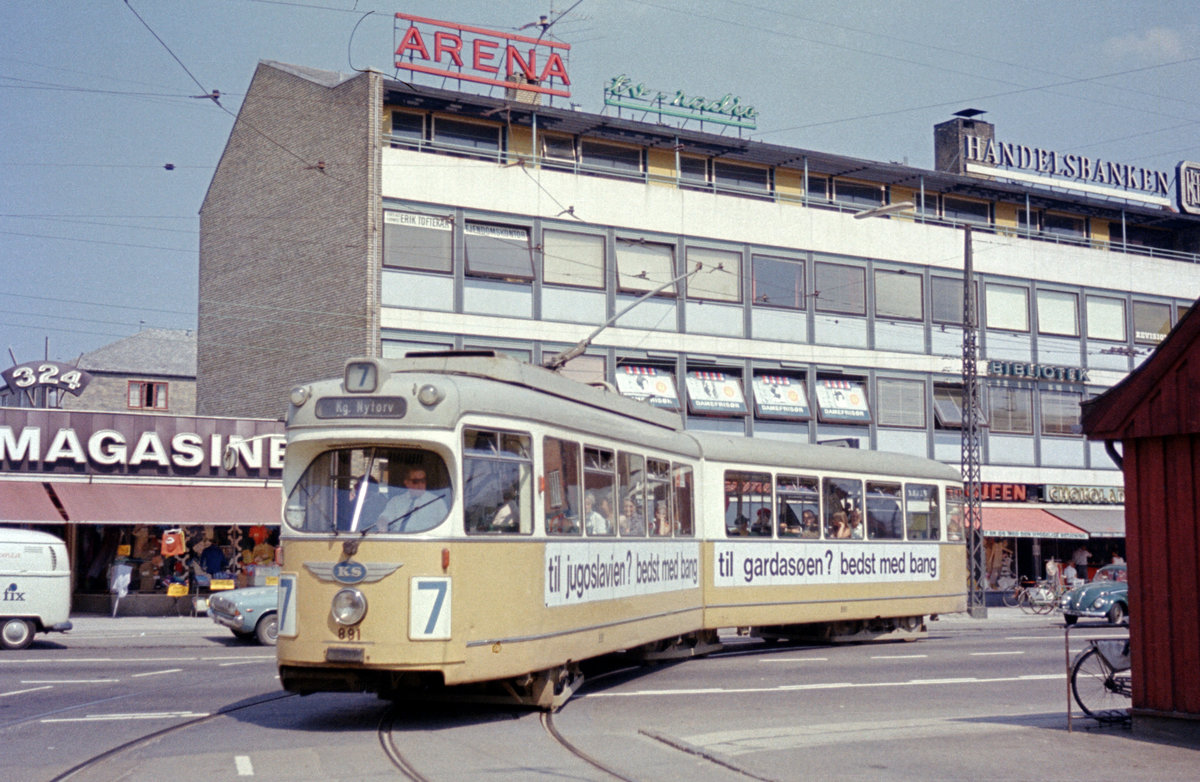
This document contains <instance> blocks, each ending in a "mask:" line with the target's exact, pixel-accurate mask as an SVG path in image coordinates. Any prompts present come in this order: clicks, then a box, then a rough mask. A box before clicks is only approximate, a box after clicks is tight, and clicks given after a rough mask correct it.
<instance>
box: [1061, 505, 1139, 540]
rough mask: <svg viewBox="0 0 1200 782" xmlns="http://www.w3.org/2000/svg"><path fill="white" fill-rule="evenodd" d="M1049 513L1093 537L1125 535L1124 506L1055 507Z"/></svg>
mask: <svg viewBox="0 0 1200 782" xmlns="http://www.w3.org/2000/svg"><path fill="white" fill-rule="evenodd" d="M1051 513H1053V514H1054V515H1055V516H1057V517H1059V518H1060V519H1062V520H1063V521H1065V522H1067V523H1068V524H1074V525H1075V526H1076V527H1080V528H1081V529H1083V530H1085V531H1086V532H1087V533H1088V535H1090V536H1092V537H1093V538H1123V537H1125V509H1124V508H1078V509H1076V508H1072V509H1070V510H1067V509H1063V510H1059V509H1058V508H1055V509H1054V510H1053V511H1051Z"/></svg>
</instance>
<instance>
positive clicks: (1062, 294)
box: [1034, 288, 1079, 337]
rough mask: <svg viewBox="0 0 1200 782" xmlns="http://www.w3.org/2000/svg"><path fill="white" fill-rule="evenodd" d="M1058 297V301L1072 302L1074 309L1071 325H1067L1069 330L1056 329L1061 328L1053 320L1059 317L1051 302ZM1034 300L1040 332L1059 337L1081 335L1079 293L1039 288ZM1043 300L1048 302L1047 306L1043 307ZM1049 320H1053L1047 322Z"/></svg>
mask: <svg viewBox="0 0 1200 782" xmlns="http://www.w3.org/2000/svg"><path fill="white" fill-rule="evenodd" d="M1055 297H1058V303H1059V304H1064V303H1066V302H1068V301H1069V302H1070V304H1071V310H1072V319H1071V320H1072V322H1071V325H1070V326H1068V327H1066V328H1067V329H1069V330H1067V331H1061V330H1056V329H1057V328H1060V327H1059V326H1056V325H1055V323H1054V322H1053V321H1055V320H1056V319H1059V316H1058V315H1057V314H1055V313H1054V312H1053V311H1052V310H1051V308H1050V303H1051V302H1054V301H1055ZM1034 301H1035V302H1036V304H1037V321H1038V334H1046V335H1048V336H1058V337H1078V336H1079V294H1078V293H1075V292H1073V291H1060V290H1051V289H1042V288H1040V289H1038V290H1037V291H1036V293H1035V295H1034ZM1043 302H1046V305H1047V306H1046V307H1045V308H1044V307H1043ZM1047 321H1052V322H1051V323H1050V324H1047Z"/></svg>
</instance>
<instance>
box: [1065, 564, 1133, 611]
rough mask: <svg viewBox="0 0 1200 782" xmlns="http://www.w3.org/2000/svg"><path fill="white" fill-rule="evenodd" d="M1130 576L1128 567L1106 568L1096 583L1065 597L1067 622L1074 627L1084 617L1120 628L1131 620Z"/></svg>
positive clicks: (1079, 587) (1089, 583) (1100, 570)
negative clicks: (1107, 622) (1127, 619)
mask: <svg viewBox="0 0 1200 782" xmlns="http://www.w3.org/2000/svg"><path fill="white" fill-rule="evenodd" d="M1128 576H1129V573H1128V571H1127V570H1126V567H1125V565H1105V566H1104V567H1102V568H1100V569H1099V570H1097V571H1096V574H1095V575H1094V576H1093V577H1092V580H1091V581H1089V582H1088V583H1086V584H1084V585H1083V586H1077V587H1075V588H1074V589H1072V590H1070V591H1068V592H1067V593H1066V594H1064V595H1063V596H1062V602H1061V603H1060V605H1061V606H1062V612H1063V618H1064V619H1065V620H1066V622H1067V624H1069V625H1073V624H1075V623H1076V622H1078V621H1079V618H1080V617H1085V618H1088V619H1099V618H1105V619H1108V621H1109V622H1111V623H1112V624H1119V623H1120V622H1121V621H1122V620H1123V619H1125V617H1127V616H1129V583H1128V580H1127V579H1128Z"/></svg>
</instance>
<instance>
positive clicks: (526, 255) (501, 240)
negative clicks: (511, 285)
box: [463, 220, 533, 283]
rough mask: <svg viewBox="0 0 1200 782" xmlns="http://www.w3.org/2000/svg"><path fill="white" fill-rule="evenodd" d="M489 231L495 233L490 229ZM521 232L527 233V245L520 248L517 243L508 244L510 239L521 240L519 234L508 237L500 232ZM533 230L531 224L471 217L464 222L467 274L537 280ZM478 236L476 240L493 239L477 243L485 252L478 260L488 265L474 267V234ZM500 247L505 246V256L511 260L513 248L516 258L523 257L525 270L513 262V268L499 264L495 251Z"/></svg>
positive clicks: (515, 280)
mask: <svg viewBox="0 0 1200 782" xmlns="http://www.w3.org/2000/svg"><path fill="white" fill-rule="evenodd" d="M489 231H490V232H491V233H489ZM509 231H511V232H513V233H514V234H516V233H520V234H522V235H523V236H524V242H525V246H524V248H519V247H516V246H512V247H508V246H506V244H505V243H506V242H508V241H514V242H515V241H518V240H517V238H516V236H512V237H509V238H506V237H504V236H501V235H500V234H501V233H503V232H509ZM531 233H532V231H531V229H530V228H529V226H525V225H514V224H506V223H493V222H490V221H483V220H467V221H466V222H465V225H463V273H464V274H465V275H466V276H467V277H472V278H475V279H492V280H504V281H507V282H522V283H531V282H533V243H532V241H531V238H532V237H531V236H530V234H531ZM472 236H474V237H477V239H476V241H480V242H489V244H487V245H482V246H477V247H476V251H477V252H479V251H482V252H483V253H484V257H483V258H479V259H477V260H476V261H475V263H477V264H479V265H481V266H484V268H472V260H471V244H472V240H471V237H472ZM500 248H504V250H505V253H504V256H503V257H504V260H505V262H506V263H507V262H508V261H509V260H511V259H510V258H509V257H508V256H509V253H510V252H511V254H512V256H513V258H516V259H518V260H519V261H520V265H521V266H523V267H524V270H522V269H518V268H517V267H516V266H513V267H512V269H503V268H501V266H499V265H497V264H496V263H495V261H494V260H493V259H492V256H493V255H499V250H500Z"/></svg>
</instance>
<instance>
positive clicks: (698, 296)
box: [384, 210, 1186, 344]
mask: <svg viewBox="0 0 1200 782" xmlns="http://www.w3.org/2000/svg"><path fill="white" fill-rule="evenodd" d="M454 228H455V226H454V219H453V217H452V216H448V215H435V214H420V213H416V212H406V211H399V210H387V211H385V213H384V265H385V266H386V267H389V268H396V269H409V270H416V271H423V272H433V273H441V274H450V273H452V271H453V259H454V241H455V230H454ZM531 233H532V229H531V228H530V227H528V226H521V225H511V224H509V225H505V224H497V223H486V222H481V221H472V220H467V221H465V223H464V226H463V229H462V233H461V241H462V242H463V245H464V248H463V258H464V265H465V270H464V271H465V273H466V275H467V276H472V277H481V278H490V279H497V280H502V281H507V282H511V283H520V284H525V283H529V282H531V281H532V280H534V279H535V277H536V276H537V272H538V264H537V261H538V260H540V273H541V280H542V282H543V283H544V284H546V285H551V286H565V287H576V288H592V289H597V290H601V289H604V288H605V286H606V280H607V266H608V263H609V255H608V252H607V245H608V243H609V242H610V241H611V242H612V243H613V253H612V262H613V263H615V267H616V268H615V280H616V289H617V291H618V292H620V293H629V294H643V293H648V292H651V291H656V290H657V291H658V292H659V294H660V295H662V296H664V297H671V296H677V295H679V292H680V290H681V289H686V296H687V298H689V299H695V300H707V301H716V302H728V303H738V304H740V303H741V302H742V300H743V294H742V287H743V276H744V275H743V268H742V267H743V263H744V262H745V261H746V260H747V258H746V256H747V255H748V256H749V257H748V261H749V264H748V265H749V269H748V271H749V274H748V275H747V276H748V280H746V282H747V284H748V285H749V293H750V300H751V302H752V303H753V305H754V306H756V307H764V308H776V309H784V310H796V311H804V310H807V309H808V308H809V301H810V300H811V301H812V309H813V310H814V311H815V312H818V313H829V314H834V315H850V316H858V317H865V316H866V315H867V312H868V295H869V294H870V295H871V296H873V314H874V317H875V318H877V319H884V320H895V321H913V322H922V321H925V320H926V307H927V306H928V308H929V318H928V320H930V321H931V322H933V323H935V324H943V325H960V324H961V323H962V312H963V290H962V280H961V278H955V277H951V276H942V275H940V274H936V273H930V274H929V275H928V277H927V276H926V274H925V272H924V271H923V270H921V269H919V268H916V267H914V268H912V269H908V268H879V267H875V268H869V266H870V264H869V263H868V261H867V259H858V258H848V257H841V256H829V255H823V254H820V253H807V252H803V251H797V252H796V253H795V254H785V253H782V252H779V251H777V250H769V251H768V250H764V251H761V252H759V251H756V250H751V251H750V252H749V253H744V252H743V250H742V249H740V248H738V249H732V248H721V247H713V246H702V245H695V244H691V243H690V240H688V241H689V243H687V244H686V245H685V246H684V247H683V248H682V254H683V258H684V264H685V267H684V268H685V269H686V271H685V272H684V274H686V275H688V276H687V279H686V280H680V279H679V278H680V277H681V276H683V275H682V274H680V273H679V272H678V271H677V269H678V266H677V264H676V254H677V252H679V247H678V245H677V244H674V243H670V242H667V241H661V240H655V239H658V237H655V238H652V239H647V238H646V237H643V236H634V235H622V234H621V233H620V232H613V233H611V234H610V233H607V232H606V233H603V234H601V233H584V232H579V231H564V230H559V229H551V228H544V229H543V230H542V231H541V242H540V243H537V244H535V243H534V242H533V241H532V240H531ZM810 269H811V277H812V279H811V283H810V281H809V280H808V274H809V270H810ZM868 279H870V281H871V283H872V285H871V286H870V288H871V289H870V291H868ZM926 287H928V289H929V290H928V293H929V295H928V298H927V297H926ZM983 294H984V298H983V302H982V305H983V307H982V311H983V313H984V321H983V323H984V325H985V326H986V328H988V329H991V330H997V331H1007V332H1021V333H1028V332H1030V331H1031V330H1034V329H1036V332H1037V333H1039V334H1045V335H1052V336H1067V337H1079V336H1081V335H1086V337H1087V338H1088V339H1095V340H1103V341H1109V342H1122V343H1123V342H1127V341H1128V340H1129V338H1130V329H1129V321H1130V320H1132V323H1133V334H1132V336H1133V341H1134V342H1138V343H1145V344H1154V343H1157V342H1159V341H1161V340H1162V338H1163V337H1165V336H1166V334H1167V332H1168V331H1170V328H1171V325H1172V323H1173V322H1174V321H1175V320H1176V319H1177V318H1178V317H1182V315H1183V313H1184V312H1185V311H1186V309H1185V308H1184V307H1182V306H1180V307H1179V308H1178V310H1179V311H1178V312H1177V313H1176V315H1175V318H1174V319H1173V317H1172V315H1173V313H1172V307H1171V305H1170V304H1168V303H1165V302H1153V301H1141V300H1137V299H1134V300H1133V301H1132V302H1131V303H1130V302H1128V301H1127V300H1126V298H1125V297H1124V296H1120V297H1118V296H1116V295H1112V296H1109V295H1103V294H1100V293H1096V294H1092V293H1086V294H1085V293H1081V292H1079V291H1077V290H1076V291H1069V290H1056V289H1051V288H1043V287H1040V286H1036V287H1034V288H1031V287H1030V286H1029V285H1015V284H1008V283H1003V282H994V281H987V282H986V283H985V285H984V289H983ZM927 302H928V304H927ZM1031 303H1032V305H1031ZM1035 321H1036V326H1034V323H1035ZM1084 324H1086V327H1085V325H1084Z"/></svg>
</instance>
